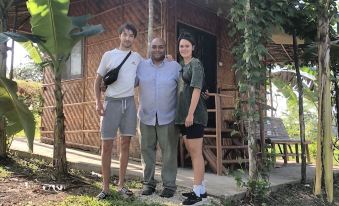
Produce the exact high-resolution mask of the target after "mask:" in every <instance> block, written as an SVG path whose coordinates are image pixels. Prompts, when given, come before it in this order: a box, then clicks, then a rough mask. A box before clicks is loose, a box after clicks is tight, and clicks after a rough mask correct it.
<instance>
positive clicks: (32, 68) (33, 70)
mask: <svg viewBox="0 0 339 206" xmlns="http://www.w3.org/2000/svg"><path fill="white" fill-rule="evenodd" d="M13 74H14V75H13V76H14V78H15V79H16V80H30V81H35V82H41V81H42V78H43V72H42V67H41V66H39V65H37V64H36V63H34V62H26V63H25V64H20V65H19V66H17V67H16V68H14V70H13Z"/></svg>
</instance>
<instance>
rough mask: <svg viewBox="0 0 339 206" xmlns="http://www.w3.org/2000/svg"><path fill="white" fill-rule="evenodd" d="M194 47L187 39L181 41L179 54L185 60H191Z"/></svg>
mask: <svg viewBox="0 0 339 206" xmlns="http://www.w3.org/2000/svg"><path fill="white" fill-rule="evenodd" d="M192 52H193V47H192V44H191V42H189V41H187V40H186V39H181V40H180V42H179V53H180V55H181V56H182V57H183V58H191V57H192Z"/></svg>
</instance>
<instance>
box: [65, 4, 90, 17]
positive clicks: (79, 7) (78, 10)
mask: <svg viewBox="0 0 339 206" xmlns="http://www.w3.org/2000/svg"><path fill="white" fill-rule="evenodd" d="M86 10H87V9H86V2H85V1H71V4H70V5H69V12H68V14H69V15H70V16H82V15H86V14H87V11H86Z"/></svg>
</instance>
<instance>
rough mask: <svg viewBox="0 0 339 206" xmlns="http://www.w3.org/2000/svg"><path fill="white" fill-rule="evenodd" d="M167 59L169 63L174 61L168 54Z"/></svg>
mask: <svg viewBox="0 0 339 206" xmlns="http://www.w3.org/2000/svg"><path fill="white" fill-rule="evenodd" d="M166 59H167V60H168V61H174V59H173V56H172V55H170V54H167V55H166Z"/></svg>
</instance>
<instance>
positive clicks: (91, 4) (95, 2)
mask: <svg viewBox="0 0 339 206" xmlns="http://www.w3.org/2000/svg"><path fill="white" fill-rule="evenodd" d="M122 2H126V1H121V0H105V1H102V0H87V1H86V4H87V9H88V12H89V13H90V14H98V13H101V12H103V11H106V10H107V9H111V8H117V7H119V6H120V5H121V4H122ZM117 16H118V14H117Z"/></svg>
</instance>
